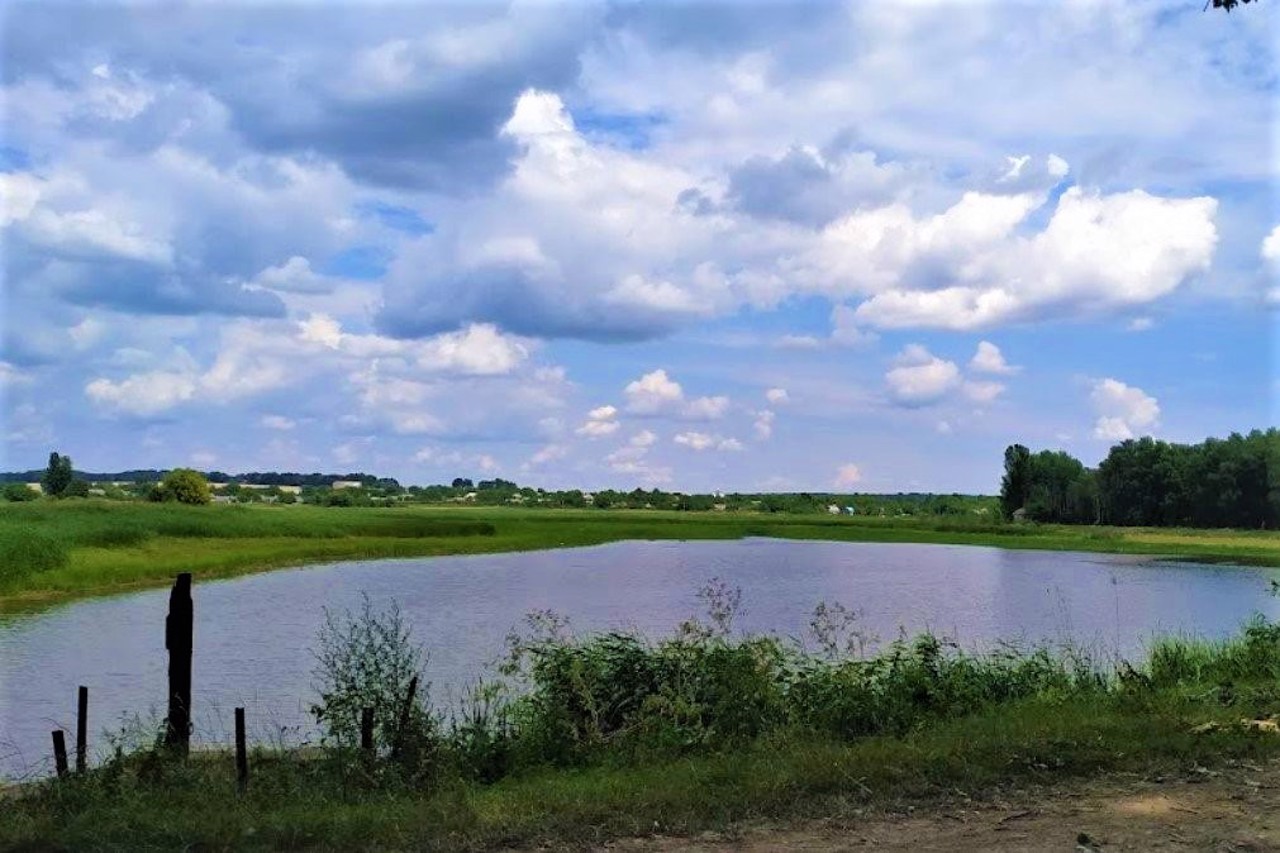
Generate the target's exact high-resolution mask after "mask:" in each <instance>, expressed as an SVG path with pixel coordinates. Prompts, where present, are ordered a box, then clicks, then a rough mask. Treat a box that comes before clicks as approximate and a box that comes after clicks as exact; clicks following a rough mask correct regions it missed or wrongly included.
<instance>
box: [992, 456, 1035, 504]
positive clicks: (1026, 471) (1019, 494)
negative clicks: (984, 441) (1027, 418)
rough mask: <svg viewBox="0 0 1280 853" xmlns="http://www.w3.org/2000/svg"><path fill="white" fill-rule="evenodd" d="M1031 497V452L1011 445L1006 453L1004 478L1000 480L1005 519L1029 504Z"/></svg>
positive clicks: (1001, 501)
mask: <svg viewBox="0 0 1280 853" xmlns="http://www.w3.org/2000/svg"><path fill="white" fill-rule="evenodd" d="M1030 495H1031V451H1030V450H1028V449H1027V448H1025V447H1023V446H1022V445H1021V444H1011V445H1009V446H1008V447H1006V448H1005V451H1004V477H1002V478H1001V480H1000V512H1001V513H1003V515H1004V517H1005V518H1013V514H1014V513H1015V512H1017V511H1018V510H1020V509H1022V508H1023V507H1024V506H1026V504H1027V498H1028V497H1030Z"/></svg>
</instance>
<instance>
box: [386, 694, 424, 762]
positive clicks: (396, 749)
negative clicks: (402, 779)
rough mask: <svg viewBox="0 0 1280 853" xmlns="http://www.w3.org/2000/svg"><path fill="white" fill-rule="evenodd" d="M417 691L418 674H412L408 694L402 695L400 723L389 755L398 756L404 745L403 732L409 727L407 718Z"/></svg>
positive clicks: (411, 711)
mask: <svg viewBox="0 0 1280 853" xmlns="http://www.w3.org/2000/svg"><path fill="white" fill-rule="evenodd" d="M417 692H418V676H416V675H415V676H414V677H413V678H412V679H410V681H409V695H407V696H405V697H404V704H403V705H401V706H400V725H399V726H397V727H396V742H395V744H394V745H393V746H392V747H391V757H392V758H399V757H400V750H401V749H402V748H403V747H404V734H405V732H406V731H407V730H408V729H409V719H410V716H411V715H412V714H413V697H414V696H415V695H416V694H417Z"/></svg>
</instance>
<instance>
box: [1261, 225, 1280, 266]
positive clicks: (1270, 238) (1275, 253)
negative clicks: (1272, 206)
mask: <svg viewBox="0 0 1280 853" xmlns="http://www.w3.org/2000/svg"><path fill="white" fill-rule="evenodd" d="M1261 254H1262V258H1263V260H1266V261H1271V262H1272V263H1280V225H1277V226H1276V227H1275V228H1272V229H1271V233H1270V234H1268V235H1267V236H1266V238H1265V239H1263V241H1262V251H1261Z"/></svg>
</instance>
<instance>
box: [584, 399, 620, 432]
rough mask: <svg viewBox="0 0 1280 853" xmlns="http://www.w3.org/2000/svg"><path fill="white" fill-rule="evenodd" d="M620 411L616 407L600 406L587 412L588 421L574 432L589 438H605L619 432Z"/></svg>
mask: <svg viewBox="0 0 1280 853" xmlns="http://www.w3.org/2000/svg"><path fill="white" fill-rule="evenodd" d="M620 426H621V423H619V421H618V410H617V408H616V407H614V406H598V407H596V408H594V409H592V410H591V411H589V412H587V420H586V421H585V422H584V423H583V424H582V426H580V427H578V428H577V429H576V430H574V432H576V433H577V434H578V435H585V436H586V437H587V438H603V437H604V436H606V435H611V434H613V433H615V432H617V431H618V427H620Z"/></svg>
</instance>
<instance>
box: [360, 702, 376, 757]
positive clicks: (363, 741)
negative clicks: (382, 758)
mask: <svg viewBox="0 0 1280 853" xmlns="http://www.w3.org/2000/svg"><path fill="white" fill-rule="evenodd" d="M360 748H361V749H363V750H364V751H365V752H373V709H372V708H362V709H361V710H360Z"/></svg>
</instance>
